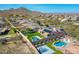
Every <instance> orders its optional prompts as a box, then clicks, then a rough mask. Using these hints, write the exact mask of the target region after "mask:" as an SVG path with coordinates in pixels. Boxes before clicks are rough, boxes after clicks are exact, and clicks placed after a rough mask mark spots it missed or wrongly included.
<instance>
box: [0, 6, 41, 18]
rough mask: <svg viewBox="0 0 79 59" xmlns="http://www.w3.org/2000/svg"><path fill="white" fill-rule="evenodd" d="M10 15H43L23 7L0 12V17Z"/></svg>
mask: <svg viewBox="0 0 79 59" xmlns="http://www.w3.org/2000/svg"><path fill="white" fill-rule="evenodd" d="M10 14H21V15H29V16H33V15H40V14H42V13H41V12H36V11H31V10H29V9H27V8H24V7H21V8H17V9H14V8H11V9H9V10H0V16H3V17H5V16H8V15H10Z"/></svg>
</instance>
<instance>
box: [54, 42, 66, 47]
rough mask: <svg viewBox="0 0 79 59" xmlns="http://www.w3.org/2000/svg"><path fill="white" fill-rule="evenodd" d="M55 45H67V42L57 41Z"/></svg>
mask: <svg viewBox="0 0 79 59" xmlns="http://www.w3.org/2000/svg"><path fill="white" fill-rule="evenodd" d="M54 45H55V46H56V47H62V46H65V45H66V43H65V42H55V43H54Z"/></svg>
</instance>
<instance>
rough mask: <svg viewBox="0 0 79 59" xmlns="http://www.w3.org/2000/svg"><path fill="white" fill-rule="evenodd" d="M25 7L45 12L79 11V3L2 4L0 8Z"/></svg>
mask: <svg viewBox="0 0 79 59" xmlns="http://www.w3.org/2000/svg"><path fill="white" fill-rule="evenodd" d="M20 7H25V8H27V9H29V10H33V11H39V12H43V13H78V12H79V4H0V10H6V9H10V8H15V9H16V8H20Z"/></svg>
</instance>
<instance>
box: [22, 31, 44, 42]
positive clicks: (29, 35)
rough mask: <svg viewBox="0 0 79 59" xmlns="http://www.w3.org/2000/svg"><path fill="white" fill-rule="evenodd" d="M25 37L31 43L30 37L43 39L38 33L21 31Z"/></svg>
mask: <svg viewBox="0 0 79 59" xmlns="http://www.w3.org/2000/svg"><path fill="white" fill-rule="evenodd" d="M22 33H23V34H24V35H25V36H27V38H28V39H29V40H30V41H32V37H33V36H39V37H41V38H43V36H42V35H41V34H40V33H38V32H34V33H33V32H31V31H28V30H26V31H23V32H22Z"/></svg>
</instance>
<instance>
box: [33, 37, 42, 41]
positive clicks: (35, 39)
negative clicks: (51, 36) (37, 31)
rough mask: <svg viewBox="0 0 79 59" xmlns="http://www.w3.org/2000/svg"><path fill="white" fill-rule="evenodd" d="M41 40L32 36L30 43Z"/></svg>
mask: <svg viewBox="0 0 79 59" xmlns="http://www.w3.org/2000/svg"><path fill="white" fill-rule="evenodd" d="M40 39H41V38H40V37H39V36H33V37H32V42H35V41H38V40H40Z"/></svg>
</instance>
